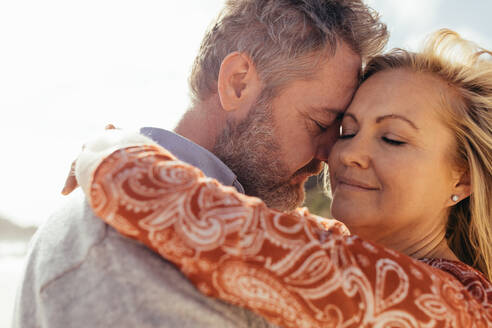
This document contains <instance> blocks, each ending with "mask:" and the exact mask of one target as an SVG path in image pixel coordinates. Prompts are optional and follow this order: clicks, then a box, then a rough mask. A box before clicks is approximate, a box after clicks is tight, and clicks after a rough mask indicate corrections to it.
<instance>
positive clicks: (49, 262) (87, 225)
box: [13, 128, 275, 328]
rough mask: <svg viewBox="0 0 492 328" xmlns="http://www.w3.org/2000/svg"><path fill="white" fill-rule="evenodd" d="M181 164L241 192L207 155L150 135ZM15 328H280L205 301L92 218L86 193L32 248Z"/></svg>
mask: <svg viewBox="0 0 492 328" xmlns="http://www.w3.org/2000/svg"><path fill="white" fill-rule="evenodd" d="M141 133H142V134H144V135H147V136H149V137H150V138H152V139H154V140H155V141H156V142H158V143H160V144H161V145H163V146H164V147H166V148H167V149H169V150H170V151H171V152H173V154H175V155H176V156H177V157H178V158H179V159H181V160H183V161H186V162H188V163H190V164H193V165H195V166H198V167H199V168H200V169H202V170H203V171H204V172H205V174H207V175H208V176H210V177H213V178H215V179H217V180H219V181H220V182H222V183H223V184H225V185H232V186H235V187H236V188H237V189H238V190H239V191H241V192H242V191H243V189H242V186H241V185H240V183H239V182H238V181H237V178H236V176H235V175H234V173H233V172H232V171H231V170H230V169H229V168H228V167H227V166H226V165H225V164H224V163H222V162H221V161H220V160H219V159H218V158H217V157H216V156H214V155H213V154H212V153H210V152H208V151H207V150H206V149H204V148H202V147H200V146H198V145H196V144H194V143H192V142H191V141H189V140H187V139H185V138H183V137H180V136H178V135H176V134H174V133H172V132H169V131H165V130H161V129H154V128H144V129H142V130H141ZM13 327H15V328H20V327H50V328H62V327H63V328H66V327H74V328H77V327H84V328H85V327H120V328H126V327H139V328H140V327H141V328H145V327H149V328H150V327H152V328H153V327H190V328H191V327H231V328H232V327H234V328H236V327H275V326H274V325H269V324H268V323H267V322H266V321H265V320H264V319H262V318H261V317H259V316H257V315H255V314H253V313H252V312H250V311H248V310H246V309H243V308H240V307H236V306H233V305H230V304H227V303H224V302H222V301H219V300H215V299H212V298H208V297H206V296H204V295H202V294H201V293H200V292H199V291H197V290H196V289H195V287H194V286H193V285H192V284H191V283H190V282H189V281H188V280H187V279H186V278H185V277H184V276H183V275H182V274H181V272H179V270H177V269H176V268H175V267H174V265H172V264H171V263H169V262H167V261H166V260H164V259H162V258H161V257H160V256H159V255H157V254H155V253H154V252H152V251H150V250H149V249H147V248H146V247H145V246H143V245H142V244H140V243H138V242H136V241H133V240H130V239H128V238H125V237H123V236H122V235H120V234H119V233H118V232H116V231H115V230H114V229H112V228H111V227H109V226H108V225H106V224H105V223H104V222H103V221H102V220H100V219H98V218H97V217H95V216H94V214H93V212H92V210H91V208H90V207H89V205H88V204H87V202H86V200H85V197H84V195H83V193H82V192H81V191H80V190H77V191H75V192H74V193H72V194H71V195H70V196H69V197H68V199H67V201H66V203H65V204H64V205H63V206H62V208H60V209H59V210H58V211H56V212H55V213H54V214H53V215H52V216H51V217H50V218H49V219H48V220H47V222H45V224H43V225H42V226H41V227H40V228H39V230H38V231H37V232H36V234H35V236H34V237H33V240H32V241H31V247H30V251H29V253H28V260H27V264H26V268H25V272H24V277H23V281H22V285H21V286H20V289H19V291H18V295H17V299H16V305H15V313H14V320H13Z"/></svg>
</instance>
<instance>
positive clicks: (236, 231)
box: [77, 138, 492, 327]
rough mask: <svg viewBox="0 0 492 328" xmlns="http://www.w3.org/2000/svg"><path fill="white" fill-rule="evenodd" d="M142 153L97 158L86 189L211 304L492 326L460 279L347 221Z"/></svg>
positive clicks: (348, 323)
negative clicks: (377, 241) (367, 236)
mask: <svg viewBox="0 0 492 328" xmlns="http://www.w3.org/2000/svg"><path fill="white" fill-rule="evenodd" d="M129 140H130V141H129ZM143 143H145V142H144V141H142V140H139V141H138V143H137V144H138V146H133V145H132V142H131V138H129V139H127V142H123V143H121V144H120V146H121V147H123V146H125V145H126V146H127V147H126V148H123V149H120V150H116V151H114V148H111V147H109V148H108V147H106V148H104V147H99V148H98V149H97V150H95V148H97V147H95V148H94V147H91V146H90V147H86V150H85V151H84V153H83V154H82V155H81V157H80V158H79V162H78V168H77V174H78V176H77V177H78V181H79V182H80V183H81V186H82V187H83V189H84V191H85V192H86V195H88V199H89V201H90V203H91V205H92V207H93V208H94V211H95V213H96V214H97V215H98V216H100V217H101V218H102V219H103V220H104V221H106V222H107V223H108V224H110V225H111V226H113V227H115V228H116V229H117V230H118V231H120V232H121V233H122V234H124V235H126V236H129V237H130V238H133V239H137V240H139V241H141V242H143V243H144V244H145V245H147V246H148V247H150V248H151V249H153V250H155V251H156V252H158V253H159V254H161V255H162V256H163V257H165V258H166V259H168V260H169V261H171V262H173V263H175V264H176V265H177V266H178V267H179V268H180V269H181V271H182V272H183V273H184V274H185V275H186V276H187V277H188V278H189V279H190V281H191V282H192V283H193V284H195V286H196V287H197V288H198V289H199V290H200V291H201V292H202V293H204V294H206V295H209V296H213V297H217V298H219V299H222V300H224V301H227V302H230V303H233V304H237V305H240V306H244V307H247V308H249V309H251V310H253V311H255V312H256V313H258V314H260V315H262V316H264V317H265V318H267V319H268V320H269V321H271V322H272V323H275V324H278V325H281V326H284V327H332V326H333V327H363V326H371V327H390V326H391V327H393V326H394V327H472V324H473V325H475V326H476V327H487V325H490V324H491V321H492V320H491V317H492V313H490V311H491V310H490V309H489V308H486V307H485V306H484V305H483V304H479V303H478V302H477V301H476V300H475V299H474V298H473V297H472V296H471V295H470V294H469V293H468V292H467V291H466V290H465V289H464V288H463V286H462V285H461V284H460V283H459V282H458V281H456V280H455V279H453V278H452V277H451V276H449V275H447V274H445V273H443V272H441V271H439V270H435V269H433V268H431V267H429V266H427V265H425V264H422V263H419V262H417V261H414V260H412V259H410V258H408V257H406V256H404V255H401V254H399V253H396V252H394V251H392V250H389V249H386V248H384V247H380V246H378V245H374V244H372V243H370V242H366V241H364V240H361V239H360V238H358V237H356V236H349V235H348V234H347V230H346V229H345V227H344V226H343V225H342V224H341V223H339V222H338V221H335V220H327V219H322V218H318V217H316V216H313V215H310V214H309V213H308V212H307V210H304V211H298V212H296V213H291V214H285V213H281V212H277V211H274V210H270V209H268V208H267V207H266V206H265V204H264V203H263V202H262V201H261V200H259V199H258V198H253V197H248V196H244V195H242V194H239V193H237V192H236V191H235V189H233V188H230V187H224V186H222V185H220V184H219V183H218V182H217V181H215V180H212V179H209V178H206V177H205V176H204V175H203V174H202V173H201V172H200V171H199V170H198V169H196V168H194V167H191V166H189V165H187V164H185V163H182V162H180V161H178V160H176V158H174V156H173V155H172V154H170V153H169V152H167V151H166V150H164V149H163V148H161V147H159V146H156V145H143ZM108 144H111V143H108ZM133 144H134V143H133ZM487 310H488V311H489V313H487Z"/></svg>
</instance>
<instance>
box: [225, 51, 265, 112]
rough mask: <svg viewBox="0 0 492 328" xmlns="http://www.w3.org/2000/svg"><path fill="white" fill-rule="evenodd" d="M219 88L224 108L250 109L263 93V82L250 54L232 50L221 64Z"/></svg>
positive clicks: (229, 109)
mask: <svg viewBox="0 0 492 328" xmlns="http://www.w3.org/2000/svg"><path fill="white" fill-rule="evenodd" d="M217 90H218V94H219V99H220V103H221V105H222V108H223V109H224V110H226V111H228V112H232V111H238V110H239V111H246V112H248V111H249V109H250V108H251V106H252V105H253V104H254V102H255V101H256V99H257V98H258V96H259V95H260V93H261V90H262V83H261V81H260V78H259V76H258V73H257V71H256V67H255V65H254V64H253V61H252V60H251V58H250V57H249V56H248V55H246V54H244V53H240V52H232V53H230V54H229V55H227V56H226V57H225V58H224V60H223V61H222V64H221V65H220V70H219V76H218V81H217Z"/></svg>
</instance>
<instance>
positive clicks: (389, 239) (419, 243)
mask: <svg viewBox="0 0 492 328" xmlns="http://www.w3.org/2000/svg"><path fill="white" fill-rule="evenodd" d="M409 231H412V230H409V229H402V230H400V231H393V232H391V233H390V234H386V235H384V236H378V237H376V234H374V232H373V233H370V232H366V233H364V232H362V231H361V232H360V233H358V232H357V231H353V233H355V234H358V235H359V236H361V237H362V238H365V239H369V240H372V241H374V242H376V243H378V244H380V245H383V246H385V247H388V248H391V249H394V250H396V251H398V252H401V253H403V254H406V255H408V256H410V257H412V258H415V259H422V258H442V259H447V260H453V261H458V260H459V259H458V258H457V257H456V255H455V254H454V253H453V251H452V250H451V249H450V248H449V245H448V243H447V240H446V237H445V234H446V233H445V231H444V229H443V228H441V229H439V228H437V227H436V228H435V229H428V230H426V232H425V233H424V232H422V233H414V234H412V233H409ZM371 235H372V236H373V238H371V237H368V236H371ZM374 237H376V238H374Z"/></svg>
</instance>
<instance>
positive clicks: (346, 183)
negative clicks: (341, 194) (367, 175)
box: [337, 177, 379, 191]
mask: <svg viewBox="0 0 492 328" xmlns="http://www.w3.org/2000/svg"><path fill="white" fill-rule="evenodd" d="M338 187H349V188H351V189H360V190H367V191H374V190H378V189H379V188H378V187H375V186H373V185H371V184H368V183H365V182H362V181H358V180H355V179H351V178H345V177H338V178H337V188H338Z"/></svg>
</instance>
